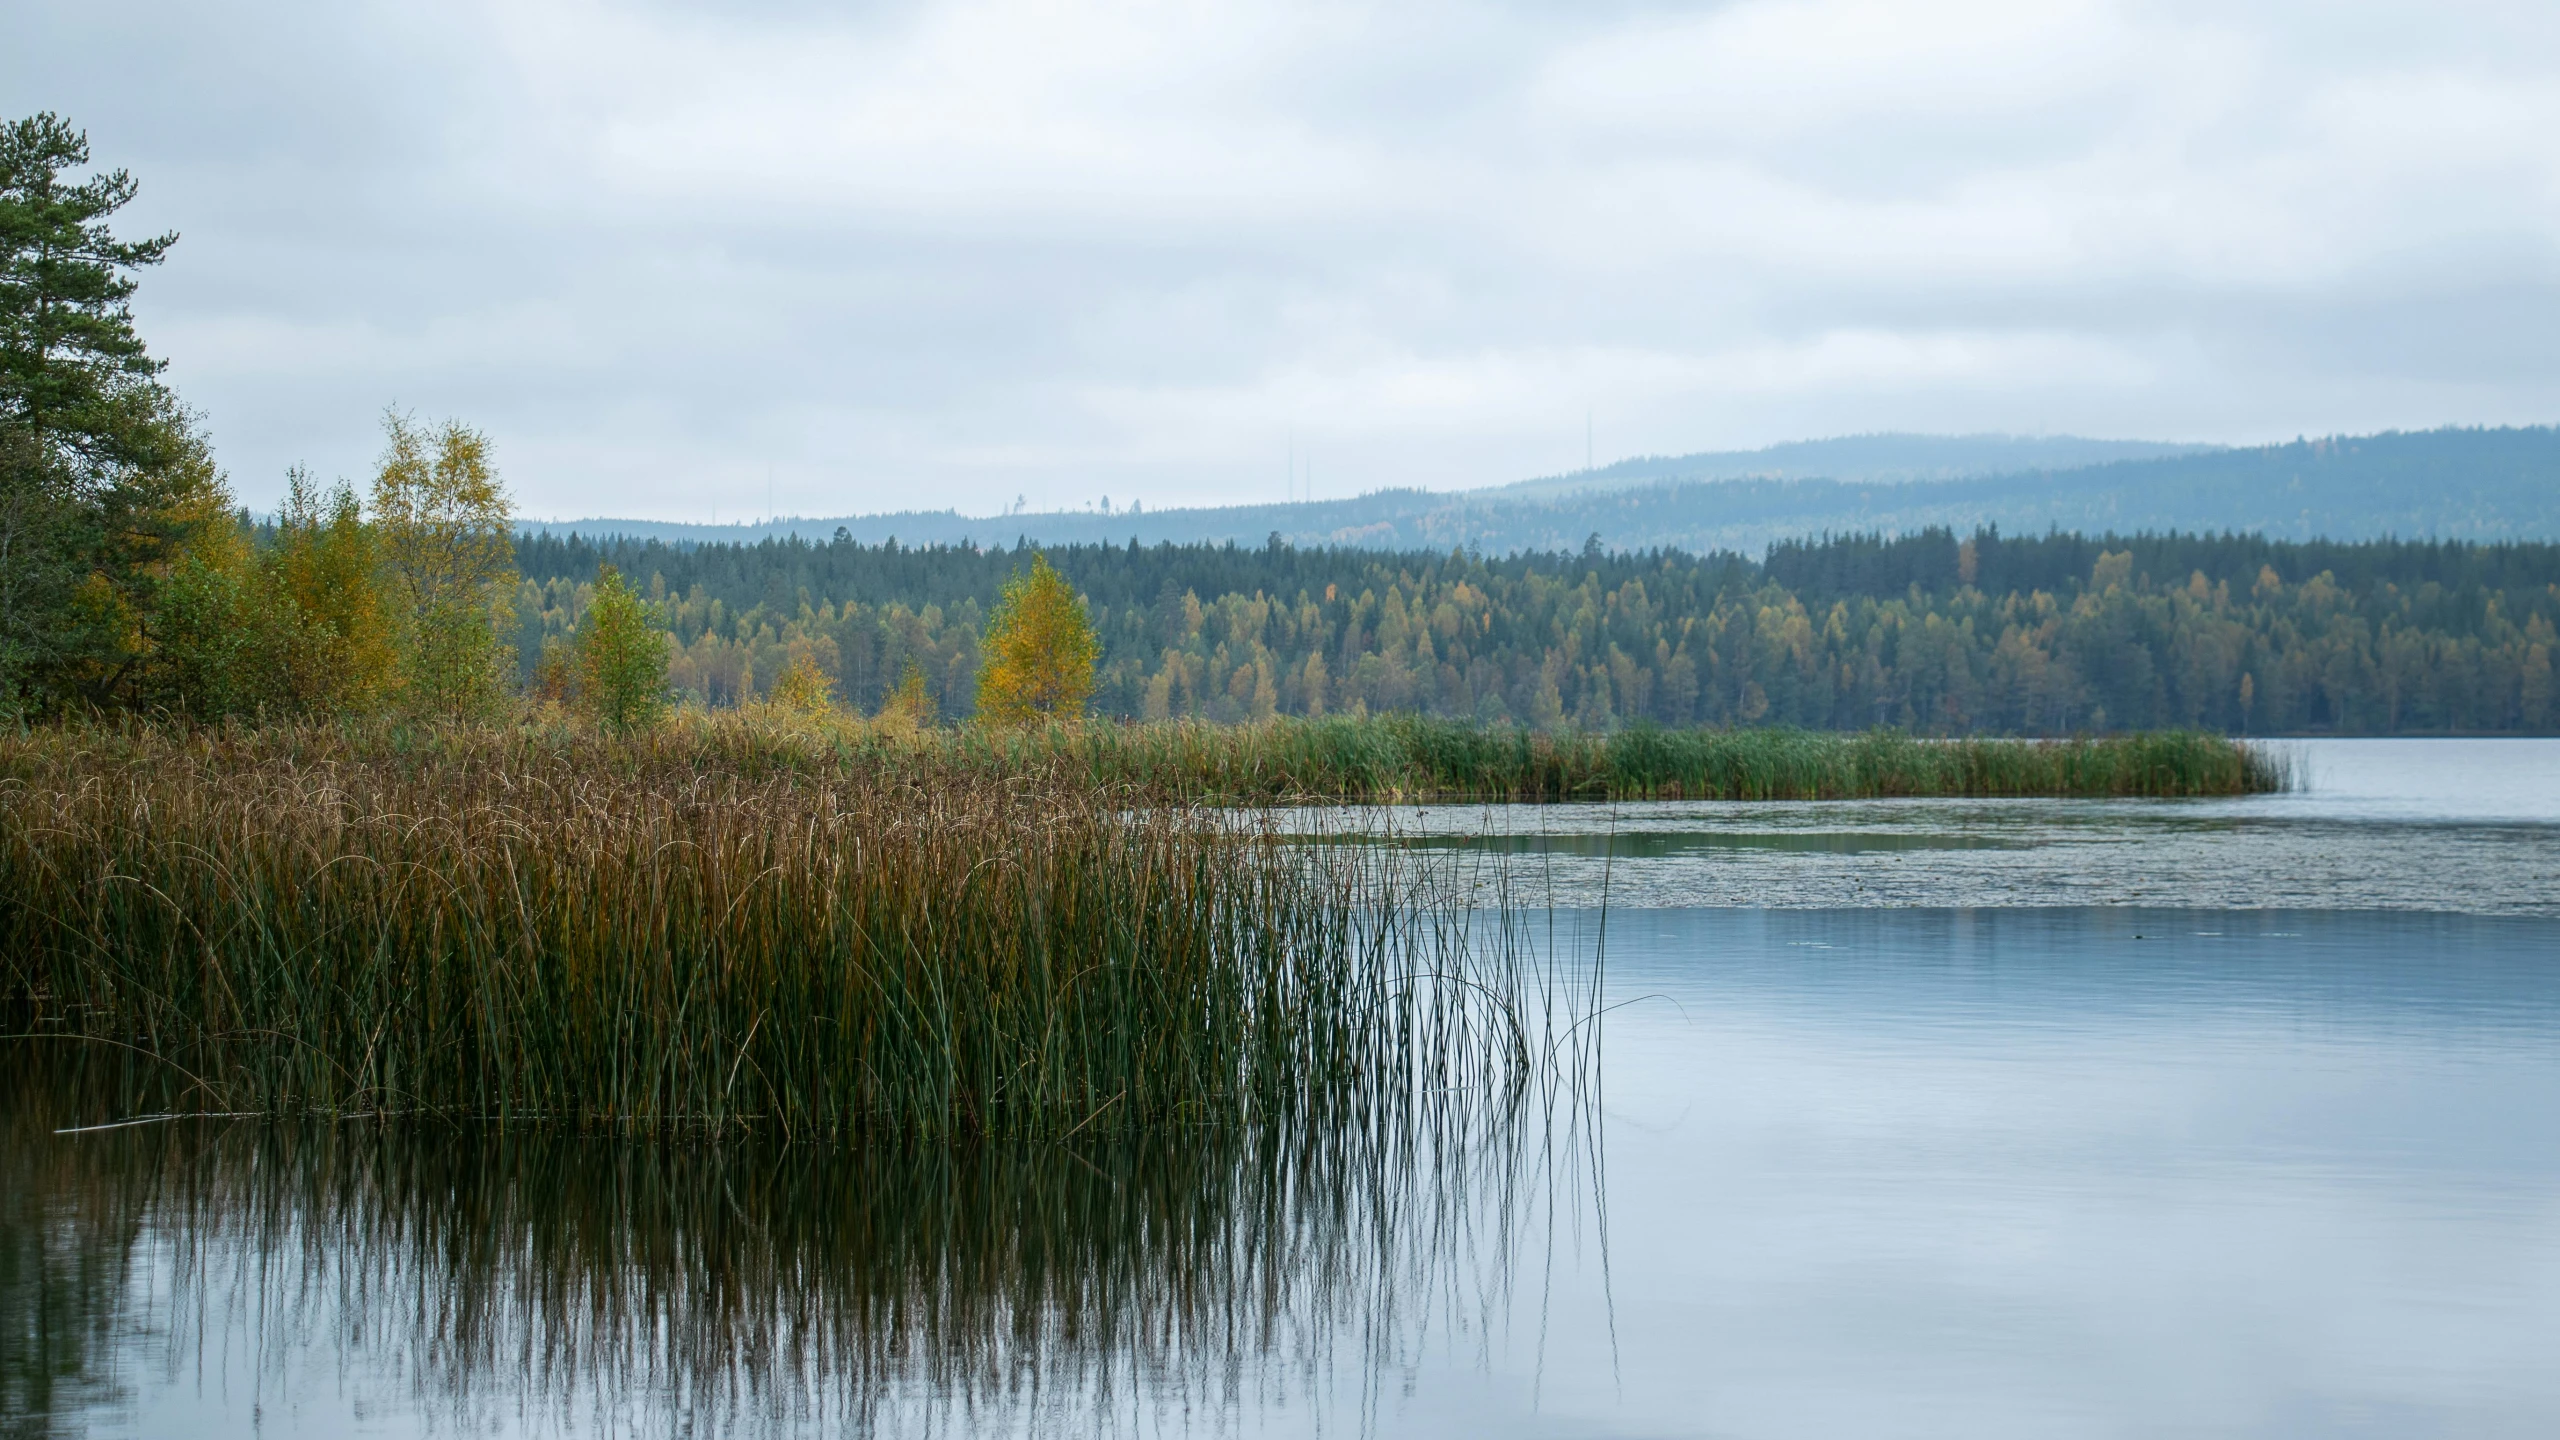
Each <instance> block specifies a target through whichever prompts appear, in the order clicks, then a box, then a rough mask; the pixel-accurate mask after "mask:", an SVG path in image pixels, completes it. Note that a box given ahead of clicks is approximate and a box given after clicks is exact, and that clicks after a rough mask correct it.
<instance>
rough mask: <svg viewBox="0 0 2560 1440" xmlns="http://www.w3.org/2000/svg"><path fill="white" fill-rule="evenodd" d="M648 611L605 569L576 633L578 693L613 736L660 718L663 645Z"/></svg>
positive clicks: (609, 568)
mask: <svg viewBox="0 0 2560 1440" xmlns="http://www.w3.org/2000/svg"><path fill="white" fill-rule="evenodd" d="M650 621H651V617H650V614H649V607H648V605H647V603H646V602H644V601H642V600H641V599H640V597H639V596H637V595H634V594H632V593H631V587H629V586H627V585H625V584H623V583H622V576H621V574H620V573H619V572H617V571H615V569H614V568H613V567H612V566H610V565H608V566H606V567H605V568H604V571H603V573H602V574H600V575H598V576H597V577H596V590H595V599H594V600H593V601H592V602H591V603H590V604H589V605H588V606H587V618H586V621H585V623H584V624H582V625H581V626H580V627H579V629H578V678H579V693H580V695H581V696H582V697H583V699H584V702H585V704H586V706H587V708H588V709H589V710H590V711H592V712H593V713H594V714H595V716H596V718H597V719H598V720H599V721H601V722H602V723H603V725H604V727H605V728H606V729H608V730H610V731H612V732H613V733H614V734H616V735H628V734H630V733H631V732H632V731H634V730H638V729H642V728H645V727H647V726H650V725H654V724H656V723H657V722H658V720H659V718H660V717H661V716H662V715H664V714H665V713H666V704H667V702H666V694H667V640H666V636H665V634H664V633H663V632H661V631H659V630H658V629H657V628H656V627H655V626H654V625H652V624H651V623H650Z"/></svg>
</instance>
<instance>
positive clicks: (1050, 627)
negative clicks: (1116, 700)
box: [978, 555, 1098, 725]
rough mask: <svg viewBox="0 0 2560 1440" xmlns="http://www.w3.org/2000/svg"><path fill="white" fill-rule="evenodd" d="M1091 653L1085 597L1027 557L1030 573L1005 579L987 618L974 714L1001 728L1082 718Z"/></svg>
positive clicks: (1089, 690) (1039, 560)
mask: <svg viewBox="0 0 2560 1440" xmlns="http://www.w3.org/2000/svg"><path fill="white" fill-rule="evenodd" d="M1097 649H1098V647H1097V646H1096V645H1095V644H1094V638H1093V623H1092V621H1091V620H1090V619H1089V618H1087V616H1086V614H1085V605H1084V597H1082V596H1080V595H1078V594H1076V592H1075V587H1073V586H1071V585H1069V584H1068V583H1067V581H1066V577H1065V576H1063V575H1060V574H1059V573H1058V572H1057V571H1056V570H1055V569H1053V568H1051V566H1050V564H1049V557H1048V556H1046V555H1034V556H1032V557H1031V570H1030V573H1028V574H1017V575H1015V576H1014V577H1013V578H1012V579H1010V580H1008V581H1006V582H1005V587H1004V598H1003V599H1002V600H1001V601H999V602H998V603H997V605H996V610H995V614H994V615H992V616H990V617H989V618H988V620H987V638H986V640H985V642H984V644H983V645H982V646H981V647H980V650H981V654H982V656H983V659H982V661H981V664H980V668H979V670H978V714H979V715H980V716H981V717H982V718H984V719H986V720H989V721H991V722H993V723H995V724H999V725H1019V724H1023V723H1026V722H1028V721H1033V720H1075V719H1080V718H1082V717H1083V715H1084V702H1085V700H1086V698H1087V697H1088V696H1090V695H1092V694H1093V666H1094V659H1095V656H1096V654H1097Z"/></svg>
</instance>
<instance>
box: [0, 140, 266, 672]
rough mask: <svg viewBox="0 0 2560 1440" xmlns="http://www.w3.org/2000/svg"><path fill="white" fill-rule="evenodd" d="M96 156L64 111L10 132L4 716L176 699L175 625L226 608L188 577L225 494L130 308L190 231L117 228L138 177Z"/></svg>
mask: <svg viewBox="0 0 2560 1440" xmlns="http://www.w3.org/2000/svg"><path fill="white" fill-rule="evenodd" d="M88 163H89V145H88V139H87V137H86V136H85V135H83V134H82V133H80V132H79V131H77V130H75V129H73V128H72V127H71V126H70V125H69V124H68V123H66V122H64V121H63V120H62V119H61V118H60V117H58V116H55V115H52V114H49V113H48V114H42V115H37V116H33V117H31V118H29V119H25V120H20V121H15V122H12V123H10V124H7V125H5V126H0V711H18V710H23V709H30V708H32V709H58V708H61V707H63V706H66V705H80V704H88V705H112V704H142V705H150V704H159V703H163V702H164V700H165V698H166V695H167V692H168V688H169V685H170V683H171V681H170V675H169V671H170V670H171V668H172V666H173V665H175V666H176V667H177V668H179V669H183V668H184V664H185V662H184V660H183V657H172V656H168V655H166V654H164V653H163V648H162V647H163V640H164V634H163V632H164V630H168V629H170V628H172V627H175V628H176V629H178V630H180V631H183V630H184V629H185V628H186V627H187V626H189V625H192V624H195V623H198V622H199V621H200V620H201V618H202V616H201V614H199V613H196V612H201V611H202V610H203V608H204V607H205V606H206V605H208V604H211V605H217V606H218V604H219V603H220V599H219V596H218V595H217V594H215V593H214V592H216V591H218V590H219V589H220V588H221V587H220V586H219V585H215V586H212V587H211V588H210V589H209V588H208V587H206V586H204V585H194V586H193V588H189V586H190V584H191V581H189V580H188V579H185V578H182V577H181V576H180V574H179V572H181V571H182V570H184V569H185V568H186V556H187V553H188V549H189V547H190V545H191V544H193V543H194V542H195V541H196V540H197V539H198V538H199V537H201V536H202V535H204V534H205V532H206V531H207V530H208V528H210V527H216V526H220V525H222V524H223V523H224V522H225V521H226V520H227V518H228V512H229V508H230V500H229V496H228V494H227V492H226V491H225V490H224V488H223V485H222V482H221V477H220V476H219V475H218V474H217V473H216V472H215V470H214V467H213V463H212V460H211V457H210V455H209V454H208V452H207V451H206V449H205V447H204V444H203V442H202V440H201V439H200V438H199V437H198V436H197V434H196V432H195V429H194V426H193V424H192V422H191V420H190V418H189V417H188V416H187V414H186V413H185V411H184V410H183V409H182V408H181V407H180V406H179V405H178V403H177V400H176V399H175V397H173V396H172V395H170V394H169V392H168V391H167V390H166V389H165V388H163V387H162V386H161V384H160V382H159V378H158V377H159V374H160V370H161V362H160V361H158V360H155V359H153V358H152V357H151V356H150V354H149V353H148V351H147V350H146V349H145V347H144V345H143V343H142V340H141V337H140V336H139V335H137V334H136V333H135V331H134V328H133V317H132V311H131V305H130V301H131V298H132V295H133V292H134V286H135V281H134V278H133V272H134V271H136V270H138V269H140V268H141V267H143V266H148V265H155V264H158V263H159V262H160V261H161V259H162V258H163V257H164V256H165V255H166V254H167V252H168V249H169V247H170V246H171V245H172V244H174V243H175V241H176V238H177V237H176V236H174V235H163V236H159V237H156V238H153V239H148V240H139V241H127V240H120V239H118V238H117V237H116V235H115V233H114V231H113V230H112V228H111V227H110V225H109V223H108V222H109V220H110V219H111V217H112V216H113V215H114V214H115V212H117V211H118V210H120V209H122V208H123V207H124V206H125V205H126V204H127V203H128V202H129V201H131V200H132V199H133V196H134V191H135V185H134V182H133V179H132V177H130V176H129V175H127V174H125V172H123V171H121V170H117V171H109V172H106V173H103V174H98V175H94V176H92V177H90V178H89V179H88V180H86V181H78V182H75V181H73V180H72V179H70V178H68V177H67V176H66V173H65V172H67V171H70V170H74V169H77V168H79V167H82V166H85V165H87V164H88ZM214 543H216V544H220V543H222V541H221V537H219V536H216V537H214ZM207 563H212V562H207ZM199 568H201V566H199ZM195 578H197V579H201V578H202V577H201V576H198V577H195ZM173 581H175V582H176V583H177V587H178V588H177V590H176V591H174V592H173V591H172V590H171V588H170V587H171V585H172V582H173ZM169 606H179V607H193V609H192V610H191V611H190V612H189V613H186V614H180V613H175V612H172V611H170V610H169V609H168V608H167V607H169Z"/></svg>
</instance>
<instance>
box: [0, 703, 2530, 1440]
mask: <svg viewBox="0 0 2560 1440" xmlns="http://www.w3.org/2000/svg"><path fill="white" fill-rule="evenodd" d="M2300 757H2301V760H2302V763H2303V764H2304V765H2305V766H2306V768H2307V769H2308V771H2309V773H2310V776H2311V779H2312V782H2313V788H2312V789H2311V790H2309V791H2307V792H2305V793H2303V794H2299V795H2290V796H2278V797H2262V798H2257V799H2251V800H2245V801H2231V802H2210V803H2124V804H2079V803H2053V802H2015V803H2012V802H1972V803H1961V804H1946V803H1927V804H1922V803H1873V804H1866V803H1855V804H1835V805H1782V806H1762V807H1732V806H1699V805H1660V806H1620V807H1614V808H1610V807H1548V808H1537V809H1526V808H1516V809H1502V810H1495V811H1490V812H1488V811H1485V810H1482V809H1456V808H1452V809H1436V810H1432V811H1428V812H1423V813H1421V814H1418V815H1417V814H1405V815H1401V816H1399V817H1398V818H1397V827H1398V830H1399V833H1400V834H1401V835H1402V836H1403V838H1404V839H1405V841H1406V842H1407V843H1409V844H1414V845H1416V846H1417V849H1418V853H1420V854H1422V855H1425V856H1428V857H1432V858H1435V859H1444V860H1447V861H1450V862H1453V863H1458V864H1461V865H1469V866H1473V865H1479V864H1489V863H1491V862H1492V860H1493V858H1494V857H1497V856H1499V857H1502V858H1503V863H1504V864H1506V865H1507V867H1508V872H1507V873H1508V874H1509V875H1510V877H1511V884H1512V887H1513V893H1514V897H1515V898H1519V897H1520V896H1521V895H1522V893H1523V892H1533V893H1535V894H1537V895H1539V896H1541V897H1543V898H1549V899H1552V900H1553V901H1554V902H1555V903H1556V904H1557V905H1558V906H1560V907H1562V908H1560V909H1559V910H1558V911H1557V912H1556V914H1555V915H1554V916H1553V921H1552V925H1553V928H1552V935H1553V939H1554V942H1555V944H1556V945H1557V947H1558V949H1559V950H1560V951H1565V952H1570V953H1576V954H1583V955H1588V954H1590V953H1592V951H1593V949H1594V948H1595V947H1596V946H1597V945H1598V943H1599V942H1600V941H1601V940H1602V939H1605V955H1606V963H1607V969H1608V990H1609V993H1610V995H1611V996H1612V998H1613V999H1616V1000H1619V1001H1622V1002H1628V1003H1626V1004H1625V1005H1624V1007H1623V1008H1621V1009H1618V1010H1616V1011H1614V1012H1613V1013H1612V1014H1611V1015H1610V1016H1609V1018H1608V1021H1607V1026H1608V1029H1607V1035H1606V1044H1605V1051H1604V1053H1605V1057H1606V1058H1605V1061H1604V1065H1603V1076H1602V1079H1603V1085H1602V1089H1601V1093H1600V1095H1599V1096H1598V1098H1597V1100H1596V1103H1595V1104H1594V1105H1592V1106H1590V1107H1587V1108H1582V1109H1575V1108H1573V1107H1570V1106H1568V1107H1566V1109H1565V1110H1564V1111H1563V1112H1560V1113H1557V1114H1553V1115H1548V1114H1543V1113H1531V1114H1528V1115H1524V1116H1516V1117H1511V1119H1510V1121H1509V1122H1508V1123H1505V1122H1504V1121H1503V1120H1502V1118H1501V1117H1492V1118H1489V1119H1485V1120H1483V1121H1482V1122H1481V1123H1479V1124H1475V1125H1472V1126H1470V1127H1467V1128H1466V1129H1465V1130H1464V1131H1463V1133H1456V1134H1450V1135H1442V1136H1437V1137H1425V1142H1426V1143H1423V1144H1420V1145H1419V1146H1417V1147H1415V1148H1411V1149H1405V1150H1396V1151H1393V1152H1392V1153H1370V1152H1363V1153H1356V1154H1344V1155H1337V1156H1331V1157H1324V1156H1319V1157H1317V1158H1316V1159H1314V1160H1313V1161H1309V1160H1307V1159H1305V1158H1304V1157H1300V1158H1298V1159H1289V1158H1286V1157H1269V1156H1255V1155H1250V1154H1238V1153H1229V1152H1226V1151H1220V1150H1215V1149H1203V1148H1202V1147H1200V1146H1199V1145H1197V1144H1185V1145H1181V1146H1166V1147H1159V1148H1154V1149H1149V1148H1146V1147H1134V1148H1133V1147H1120V1148H1108V1147H1106V1148H1098V1149H1096V1148H1087V1149H1082V1150H1078V1151H1076V1152H1075V1153H1072V1154H1069V1153H1066V1152H1062V1151H1057V1150H1046V1151H1026V1152H1008V1153H978V1154H973V1155H969V1156H962V1157H953V1156H949V1155H947V1154H946V1155H938V1156H934V1155H927V1156H919V1155H842V1154H812V1153H809V1152H808V1151H807V1150H806V1149H805V1147H804V1149H803V1150H801V1151H785V1150H779V1149H775V1150H747V1149H737V1148H732V1149H727V1150H716V1151H711V1150H699V1149H697V1150H684V1149H681V1148H678V1149H659V1148H648V1147H640V1148H635V1147H624V1146H613V1145H606V1144H601V1143H597V1142H571V1141H561V1140H557V1139H543V1138H541V1137H453V1138H451V1139H449V1140H447V1141H444V1142H440V1143H438V1144H435V1145H425V1144H422V1143H420V1142H417V1141H415V1140H400V1141H389V1140H385V1139H383V1138H381V1137H376V1136H369V1135H366V1134H363V1133H360V1132H359V1133H351V1130H354V1129H355V1127H343V1128H342V1129H341V1130H339V1131H337V1132H334V1133H315V1132H301V1131H286V1130H282V1129H280V1128H278V1127H270V1126H250V1125H233V1126H229V1127H222V1126H216V1125H195V1126H186V1127H178V1126H152V1127H143V1128H140V1129H136V1130H122V1131H109V1132H102V1133H96V1134H88V1135H70V1136H58V1135H55V1134H54V1133H53V1131H54V1130H56V1129H58V1128H61V1126H63V1125H66V1124H69V1123H73V1122H74V1121H76V1120H80V1119H94V1118H99V1113H101V1112H102V1110H103V1109H104V1108H111V1107H110V1106H109V1104H108V1102H106V1101H104V1100H100V1099H98V1098H97V1097H81V1096H74V1095H65V1094H61V1093H58V1092H57V1091H55V1090H51V1089H45V1088H43V1087H38V1086H35V1085H32V1084H29V1083H26V1082H23V1081H18V1082H12V1084H13V1088H11V1089H8V1090H0V1106H5V1107H6V1109H7V1111H8V1113H7V1114H6V1115H5V1116H0V1136H5V1145H6V1148H5V1150H0V1416H5V1420H0V1428H8V1429H25V1428H33V1429H34V1430H36V1431H37V1432H38V1433H41V1432H42V1431H44V1430H45V1429H46V1428H48V1425H50V1426H52V1427H54V1428H59V1429H62V1430H66V1431H72V1432H78V1431H81V1430H86V1431H87V1432H88V1433H92V1434H101V1435H113V1434H150V1435H159V1434H179V1433H185V1434H242V1435H245V1434H252V1433H257V1434H267V1433H274V1434H383V1435H410V1434H425V1433H468V1434H519V1433H554V1432H562V1431H566V1432H570V1433H604V1434H622V1433H642V1434H711V1433H726V1432H729V1431H732V1430H741V1429H763V1430H776V1431H783V1432H805V1433H837V1432H842V1431H845V1430H859V1429H863V1428H871V1429H876V1430H878V1431H879V1432H880V1433H909V1432H914V1431H922V1430H928V1429H938V1430H941V1431H943V1432H946V1433H1035V1432H1050V1431H1068V1432H1073V1433H1093V1432H1096V1431H1137V1432H1141V1433H1148V1434H1164V1433H1242V1434H1266V1433H1268V1434H1356V1433H1381V1434H1417V1435H1431V1436H1437V1435H1448V1436H1457V1435H1479V1434H1491V1435H1570V1436H1603V1435H1626V1436H1663V1435H1716V1436H1826V1437H1827V1436H1841V1435H1861V1436H1864V1435H1912V1436H1923V1435H1925V1436H1937V1435H1945V1436H2011V1435H2014V1436H2038V1437H2045V1436H2080V1435H2099V1436H2115V1435H2127V1436H2130V1435H2155V1434H2161V1433H2181V1434H2201V1435H2251V1436H2258V1435H2303V1436H2331V1435H2366V1434H2370V1435H2377V1436H2381V1435H2390V1436H2408V1435H2448V1436H2502V1435H2536V1436H2540V1435H2549V1434H2554V1433H2560V1364H2554V1363H2553V1361H2552V1359H2551V1357H2552V1356H2553V1355H2555V1354H2560V933H2555V919H2554V915H2553V911H2554V907H2555V903H2560V901H2555V895H2560V743H2554V742H2539V741H2534V742H2503V741H2492V742H2468V741H2462V742H2424V741H2420V742H2339V743H2327V744H2319V743H2315V744H2306V745H2304V746H2302V747H2300ZM1604 899H1605V902H1606V904H1607V905H1608V907H1609V911H1608V917H1607V921H1606V925H1605V929H1604V928H1603V927H1602V925H1601V924H1600V921H1599V916H1598V912H1597V910H1596V906H1598V905H1599V904H1600V903H1602V901H1603V900H1604ZM84 1107H85V1108H84ZM1310 1167H1312V1168H1310Z"/></svg>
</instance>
